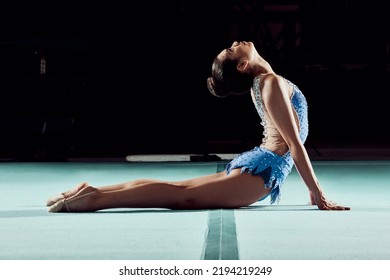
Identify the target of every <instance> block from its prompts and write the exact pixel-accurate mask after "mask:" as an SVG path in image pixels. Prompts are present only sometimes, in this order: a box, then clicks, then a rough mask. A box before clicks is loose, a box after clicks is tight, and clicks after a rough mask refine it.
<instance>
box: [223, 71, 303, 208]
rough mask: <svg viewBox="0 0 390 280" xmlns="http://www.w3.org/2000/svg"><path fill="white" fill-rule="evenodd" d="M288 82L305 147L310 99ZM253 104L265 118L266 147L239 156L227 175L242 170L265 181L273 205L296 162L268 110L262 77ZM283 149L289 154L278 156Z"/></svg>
mask: <svg viewBox="0 0 390 280" xmlns="http://www.w3.org/2000/svg"><path fill="white" fill-rule="evenodd" d="M285 80H286V81H287V83H288V84H290V85H291V86H292V87H293V91H292V94H291V97H290V100H291V105H292V106H293V108H294V111H295V113H296V117H297V122H298V125H299V136H300V139H301V141H302V142H303V143H304V142H305V141H306V138H307V135H308V131H309V128H308V114H307V102H306V98H305V96H304V95H303V94H302V92H301V91H300V89H299V88H298V87H297V86H296V85H295V84H293V83H292V82H290V81H289V80H287V79H285ZM252 100H253V103H254V105H255V108H256V110H257V112H258V114H259V116H260V118H261V125H262V126H263V128H264V130H263V139H262V143H261V145H260V146H256V147H254V148H253V149H252V150H250V151H246V152H244V153H241V154H239V155H238V156H236V157H235V158H234V159H233V160H232V161H231V162H229V164H228V165H227V166H226V172H227V174H229V173H230V172H231V171H232V170H233V169H236V168H241V173H243V172H245V173H250V174H252V175H257V176H261V177H263V179H264V184H265V187H266V188H271V191H270V196H271V204H272V203H275V202H279V200H280V188H281V186H282V184H283V182H284V180H285V179H286V177H287V175H288V174H289V173H290V172H291V170H292V167H293V164H294V162H293V159H292V157H291V154H290V151H289V150H288V149H287V145H286V143H285V142H284V141H283V138H282V137H281V135H280V133H279V132H278V130H277V129H276V127H275V126H274V124H273V122H272V120H271V118H270V116H269V115H268V112H267V110H266V108H265V106H264V103H263V100H262V96H261V92H260V76H258V77H256V78H255V79H254V81H253V86H252ZM283 149H284V150H285V152H283V153H282V154H280V153H278V151H281V150H283ZM262 199H264V198H262ZM262 199H261V200H262Z"/></svg>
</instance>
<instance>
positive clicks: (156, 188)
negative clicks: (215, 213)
mask: <svg viewBox="0 0 390 280" xmlns="http://www.w3.org/2000/svg"><path fill="white" fill-rule="evenodd" d="M207 88H208V90H209V91H210V93H211V94H213V95H214V96H217V97H220V98H222V97H228V96H235V95H241V94H247V95H248V96H251V99H252V101H253V104H254V106H255V109H256V110H257V112H258V114H259V117H260V120H261V125H262V126H263V137H262V139H261V143H260V145H258V146H255V147H254V148H253V149H251V150H248V151H244V152H242V153H241V154H239V155H237V156H236V157H235V158H233V159H232V160H231V161H230V162H229V163H228V164H227V166H226V168H225V170H223V171H221V172H218V173H214V174H210V175H205V176H201V177H197V178H191V179H187V180H181V181H161V180H155V179H147V178H146V179H137V180H133V181H128V182H122V183H118V184H113V185H108V186H100V187H93V186H90V185H89V184H88V183H87V182H82V183H80V184H78V185H77V186H75V187H74V188H72V189H70V190H68V191H65V192H63V193H60V194H57V195H55V196H53V197H51V198H49V199H48V200H47V202H46V205H47V206H48V211H49V212H95V211H98V210H102V209H108V208H168V209H182V210H186V209H216V208H229V209H235V208H240V207H246V206H249V205H251V204H253V203H255V202H257V201H260V200H264V199H266V198H268V199H269V201H270V204H274V203H276V204H277V203H279V201H280V196H281V189H282V186H283V183H284V182H285V179H286V177H287V176H288V175H289V174H290V172H291V170H292V168H293V166H295V168H296V170H297V172H298V173H299V175H300V177H301V178H302V181H303V183H304V184H305V185H306V187H307V189H308V194H309V201H310V204H311V205H316V206H317V207H318V209H320V210H350V208H349V207H347V206H342V205H338V204H336V203H334V202H332V201H330V200H328V198H327V197H326V195H325V192H324V191H323V189H322V187H321V185H320V182H319V180H318V178H317V177H316V174H315V172H314V169H313V166H312V164H311V161H310V158H309V156H308V153H307V151H306V149H305V146H304V143H305V140H306V138H307V136H308V131H309V130H308V113H307V109H308V108H307V107H308V104H307V101H306V99H305V97H304V95H303V94H302V92H301V91H300V89H299V88H298V87H297V86H296V85H295V84H294V83H293V82H291V81H290V80H288V79H286V78H285V77H283V76H280V75H278V74H277V73H275V72H274V70H273V69H272V67H271V65H270V64H269V63H268V62H267V61H266V60H265V59H264V58H263V57H262V56H260V55H259V53H258V51H257V50H256V48H255V46H254V44H253V43H252V42H246V41H241V42H233V44H232V45H231V46H230V47H228V48H226V49H224V50H222V51H221V52H220V53H219V54H218V55H217V56H216V57H215V59H214V61H213V64H212V69H211V76H210V77H208V78H207ZM231 98H234V97H231Z"/></svg>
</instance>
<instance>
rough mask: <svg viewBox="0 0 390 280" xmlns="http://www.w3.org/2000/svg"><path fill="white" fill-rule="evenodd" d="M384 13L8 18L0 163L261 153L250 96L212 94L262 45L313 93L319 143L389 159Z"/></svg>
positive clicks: (11, 14)
mask: <svg viewBox="0 0 390 280" xmlns="http://www.w3.org/2000/svg"><path fill="white" fill-rule="evenodd" d="M378 2H379V1H378ZM383 11H386V8H385V3H383V4H380V3H375V1H370V2H369V3H367V2H364V3H359V2H358V1H334V2H333V3H332V2H331V1H318V0H317V1H316V0H313V1H250V0H243V1H237V0H236V1H233V0H230V1H222V0H214V1H205V0H197V1H195V0H193V1H190V0H181V1H170V2H169V3H168V1H166V2H164V1H158V2H157V3H153V2H146V1H143V2H138V1H131V2H128V3H121V4H115V3H114V2H113V3H110V5H109V6H107V5H101V6H99V5H98V4H94V5H84V6H81V5H80V4H71V3H67V4H66V5H60V4H56V6H47V4H46V6H43V5H42V6H40V5H37V4H31V6H25V5H24V6H23V7H12V8H10V9H9V10H7V9H3V12H4V13H5V14H6V15H7V16H6V17H5V16H4V17H3V21H4V22H3V24H2V25H1V29H0V31H1V33H0V131H1V138H0V160H3V161H13V160H15V161H67V160H69V159H70V158H86V157H88V158H105V157H113V158H115V157H119V158H124V157H125V156H126V155H130V154H156V153H157V154H173V153H196V154H213V153H237V152H241V151H243V150H246V149H248V148H252V147H253V146H254V145H258V144H259V143H260V139H261V135H262V130H261V127H260V119H259V117H258V115H257V113H256V111H255V109H254V106H253V104H252V103H251V99H250V97H249V96H239V97H231V98H226V99H218V98H216V97H213V96H212V95H211V94H210V93H209V92H208V90H207V88H206V78H207V77H208V75H209V74H210V70H211V63H212V61H213V59H214V57H215V55H217V54H218V53H219V52H220V51H221V50H222V49H223V48H226V47H228V46H230V44H231V43H232V42H233V41H234V40H251V41H253V42H254V43H255V45H256V47H257V48H258V50H259V52H260V54H261V55H262V56H263V57H264V58H266V59H267V60H268V61H269V62H270V63H271V65H272V66H273V68H274V70H275V71H276V72H277V73H279V74H280V75H282V76H285V77H287V78H289V79H290V80H291V81H293V82H294V83H296V84H297V85H298V86H299V87H300V88H301V90H302V91H303V93H304V94H305V95H306V97H307V99H308V102H309V120H310V134H309V138H308V141H307V143H306V145H307V146H309V147H311V148H314V149H321V148H322V147H331V148H334V149H338V148H342V149H349V148H358V149H359V148H362V149H367V148H370V147H371V148H372V147H374V148H381V149H382V148H383V149H384V150H385V149H387V148H390V139H389V138H390V136H389V135H388V121H389V117H388V110H389V109H388V107H389V106H388V105H387V102H388V101H387V100H388V96H389V93H390V85H389V76H390V64H389V63H390V61H389V57H390V32H389V27H390V25H389V20H388V17H387V16H385V15H384V14H385V13H384V12H383ZM42 62H45V63H46V68H45V70H46V71H45V73H41V70H42V67H41V63H42ZM389 158H390V156H389Z"/></svg>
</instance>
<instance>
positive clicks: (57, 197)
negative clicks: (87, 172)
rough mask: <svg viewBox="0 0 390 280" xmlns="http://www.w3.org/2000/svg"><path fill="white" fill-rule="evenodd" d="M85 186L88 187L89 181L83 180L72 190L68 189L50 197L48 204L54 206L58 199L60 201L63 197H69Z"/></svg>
mask: <svg viewBox="0 0 390 280" xmlns="http://www.w3.org/2000/svg"><path fill="white" fill-rule="evenodd" d="M85 187H88V183H87V182H82V183H80V184H78V185H77V186H76V187H74V188H73V189H71V190H68V191H66V192H63V193H60V194H57V195H55V196H53V197H51V198H49V199H48V200H47V201H46V206H52V205H53V204H55V203H56V202H57V201H60V200H61V199H64V198H69V197H71V196H73V195H75V194H76V193H78V192H79V191H80V190H81V189H83V188H85Z"/></svg>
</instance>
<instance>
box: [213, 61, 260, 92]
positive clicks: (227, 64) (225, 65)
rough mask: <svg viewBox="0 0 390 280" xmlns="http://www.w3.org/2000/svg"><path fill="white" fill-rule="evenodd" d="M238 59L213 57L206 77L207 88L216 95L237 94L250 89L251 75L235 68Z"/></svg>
mask: <svg viewBox="0 0 390 280" xmlns="http://www.w3.org/2000/svg"><path fill="white" fill-rule="evenodd" d="M237 64H238V60H232V59H229V58H225V59H220V58H218V57H216V58H215V59H214V62H213V65H212V68H211V77H208V78H207V88H208V90H209V91H210V92H211V94H213V95H214V96H217V97H226V96H229V95H238V94H242V93H245V92H248V91H250V88H251V86H252V83H253V77H252V76H251V75H250V74H248V73H243V72H240V71H238V69H237Z"/></svg>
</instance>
